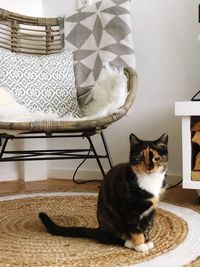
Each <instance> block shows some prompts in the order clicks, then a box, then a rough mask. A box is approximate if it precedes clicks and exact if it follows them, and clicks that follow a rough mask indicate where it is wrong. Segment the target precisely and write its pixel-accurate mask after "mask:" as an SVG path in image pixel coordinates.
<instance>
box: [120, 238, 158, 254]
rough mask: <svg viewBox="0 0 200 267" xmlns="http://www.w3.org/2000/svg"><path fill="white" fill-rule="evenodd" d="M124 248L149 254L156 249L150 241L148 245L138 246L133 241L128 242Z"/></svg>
mask: <svg viewBox="0 0 200 267" xmlns="http://www.w3.org/2000/svg"><path fill="white" fill-rule="evenodd" d="M124 246H125V247H126V248H130V249H135V250H136V251H137V252H147V251H149V250H150V249H152V248H153V247H154V244H153V242H151V241H149V242H147V243H144V244H141V245H138V246H136V245H134V244H133V242H132V241H131V240H126V242H125V244H124Z"/></svg>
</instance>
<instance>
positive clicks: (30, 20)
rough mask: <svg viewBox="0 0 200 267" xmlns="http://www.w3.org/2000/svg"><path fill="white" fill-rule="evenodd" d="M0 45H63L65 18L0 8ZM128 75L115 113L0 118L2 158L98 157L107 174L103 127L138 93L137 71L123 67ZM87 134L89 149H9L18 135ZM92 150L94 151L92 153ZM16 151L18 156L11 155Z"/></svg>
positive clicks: (54, 49)
mask: <svg viewBox="0 0 200 267" xmlns="http://www.w3.org/2000/svg"><path fill="white" fill-rule="evenodd" d="M0 48H4V49H8V50H10V51H12V52H15V53H26V54H34V55H48V54H52V53H59V52H61V51H62V49H63V48H64V20H63V19H62V18H37V17H30V16H23V15H20V14H18V13H14V12H10V11H7V10H4V9H1V8H0ZM124 73H125V75H126V77H127V88H128V96H127V98H126V101H125V103H124V105H123V106H122V107H120V108H119V109H118V110H117V111H116V112H115V113H113V114H111V115H109V116H105V117H103V118H99V119H90V120H78V121H76V120H75V121H36V122H0V146H1V149H0V162H7V161H30V160H32V161H34V160H60V159H85V158H87V159H96V161H97V163H98V166H99V168H100V171H101V173H102V175H103V176H104V175H105V171H104V168H103V165H102V163H101V159H107V160H108V163H109V166H110V167H112V165H113V164H112V158H111V155H110V152H109V149H108V145H107V142H106V139H105V136H104V133H103V131H104V129H106V128H107V127H108V126H109V125H110V124H112V123H114V122H116V121H117V120H119V119H121V118H122V117H123V116H125V115H126V114H127V112H128V110H129V109H130V107H131V106H132V103H133V102H134V99H135V95H136V88H137V73H136V71H135V70H134V69H132V68H129V67H127V68H124ZM98 133H99V134H100V136H101V140H102V144H103V147H104V149H105V155H102V154H98V153H97V151H96V149H95V146H94V144H93V141H92V138H91V137H92V136H93V135H95V134H98ZM72 137H74V138H86V139H87V140H88V143H89V148H88V149H62V150H59V149H58V150H28V151H24V150H23V151H10V150H7V149H6V148H7V144H8V142H9V141H11V140H16V139H27V138H29V139H30V138H32V139H37V138H72ZM90 152H92V155H91V154H90ZM11 154H15V156H11Z"/></svg>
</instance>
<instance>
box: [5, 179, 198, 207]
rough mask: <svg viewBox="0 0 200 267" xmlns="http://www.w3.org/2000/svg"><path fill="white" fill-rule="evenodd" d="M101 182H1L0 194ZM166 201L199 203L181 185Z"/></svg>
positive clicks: (83, 188)
mask: <svg viewBox="0 0 200 267" xmlns="http://www.w3.org/2000/svg"><path fill="white" fill-rule="evenodd" d="M99 185H100V182H89V183H85V184H75V183H74V182H73V181H70V180H59V179H48V180H46V181H37V182H26V183H25V182H23V181H12V182H0V195H10V194H19V193H20V194H22V193H34V192H60V191H61V192H70V191H72V192H98V188H99ZM163 200H164V201H169V202H175V203H176V202H177V203H179V204H182V205H184V204H185V205H187V204H191V205H199V202H198V201H199V198H198V195H197V193H196V191H195V190H188V189H187V190H186V189H182V187H181V186H178V187H176V188H173V189H171V190H167V191H166V193H165V195H164V198H163Z"/></svg>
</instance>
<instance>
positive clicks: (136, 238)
mask: <svg viewBox="0 0 200 267" xmlns="http://www.w3.org/2000/svg"><path fill="white" fill-rule="evenodd" d="M131 241H132V243H133V244H134V245H135V246H139V245H142V244H144V243H145V238H144V234H142V233H140V234H131Z"/></svg>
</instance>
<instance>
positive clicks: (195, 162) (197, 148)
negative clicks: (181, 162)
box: [191, 122, 200, 181]
mask: <svg viewBox="0 0 200 267" xmlns="http://www.w3.org/2000/svg"><path fill="white" fill-rule="evenodd" d="M191 130H192V180H194V181H200V122H196V123H195V124H194V125H193V126H192V129H191Z"/></svg>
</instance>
